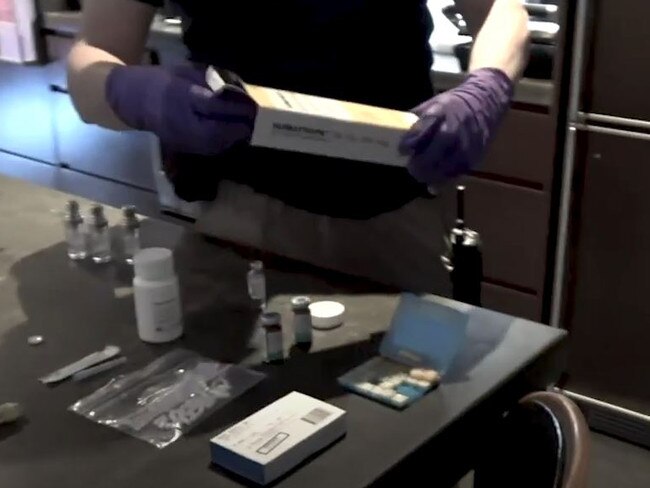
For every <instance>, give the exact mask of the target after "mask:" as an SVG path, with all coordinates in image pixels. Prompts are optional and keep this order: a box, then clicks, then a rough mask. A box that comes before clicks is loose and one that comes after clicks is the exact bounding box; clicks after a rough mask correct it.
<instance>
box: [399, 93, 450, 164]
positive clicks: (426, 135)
mask: <svg viewBox="0 0 650 488" xmlns="http://www.w3.org/2000/svg"><path fill="white" fill-rule="evenodd" d="M444 122H445V114H444V111H443V109H442V107H440V106H438V105H436V106H434V107H433V108H432V109H431V111H430V112H429V113H427V115H425V116H424V117H422V118H421V119H420V120H418V121H417V122H416V123H415V124H413V127H411V129H410V130H409V131H408V132H407V133H406V134H404V137H402V140H401V141H400V146H399V150H400V152H401V153H402V154H417V153H419V152H421V151H422V150H423V149H424V148H425V147H426V146H428V145H429V142H430V141H431V139H432V138H434V137H435V135H436V133H437V132H438V131H439V130H440V127H442V125H443V123H444Z"/></svg>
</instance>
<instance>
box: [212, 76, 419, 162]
mask: <svg viewBox="0 0 650 488" xmlns="http://www.w3.org/2000/svg"><path fill="white" fill-rule="evenodd" d="M226 78H228V77H227V76H223V72H219V71H217V70H216V69H214V68H212V67H210V68H208V70H207V73H206V81H207V83H208V86H210V88H211V89H212V90H213V91H217V90H219V89H221V88H222V87H223V86H224V85H227V84H229V83H236V84H237V85H238V86H239V87H241V88H242V89H244V90H245V91H246V92H247V93H248V95H249V96H250V97H251V98H252V99H253V100H254V101H255V103H256V104H257V105H258V113H257V118H256V119H255V127H254V130H253V137H252V140H251V144H252V145H253V146H260V147H268V148H272V149H281V150H285V151H294V152H302V153H307V154H316V155H320V156H330V157H334V158H344V159H351V160H355V161H366V162H371V163H380V164H387V165H392V166H406V164H407V162H408V157H407V156H404V155H402V154H400V152H399V149H398V148H399V142H400V140H401V138H402V136H403V135H404V134H405V133H406V131H408V130H409V129H410V128H411V127H412V126H413V124H414V123H415V122H416V121H417V120H418V117H417V115H415V114H413V113H410V112H400V111H398V110H391V109H387V108H380V107H373V106H370V105H363V104H359V103H352V102H345V101H341V100H334V99H331V98H323V97H317V96H313V95H305V94H303V93H296V92H290V91H286V90H280V89H276V88H268V87H263V86H257V85H249V84H247V83H245V82H243V81H241V80H238V81H237V82H232V81H231V80H229V81H224V80H225V79H226Z"/></svg>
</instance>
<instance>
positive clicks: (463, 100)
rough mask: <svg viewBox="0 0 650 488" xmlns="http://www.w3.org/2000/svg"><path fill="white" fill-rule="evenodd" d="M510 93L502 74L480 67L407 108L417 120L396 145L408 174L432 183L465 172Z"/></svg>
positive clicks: (495, 125)
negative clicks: (407, 158)
mask: <svg viewBox="0 0 650 488" xmlns="http://www.w3.org/2000/svg"><path fill="white" fill-rule="evenodd" d="M513 89H514V85H513V83H512V81H511V80H510V78H508V76H507V75H506V74H505V73H503V72H502V71H500V70H498V69H493V68H483V69H479V70H476V71H474V72H473V73H471V74H470V75H469V77H468V78H467V79H466V80H465V81H464V82H463V83H462V84H461V85H460V86H458V87H456V88H454V89H452V90H449V91H447V92H445V93H441V94H440V95H437V96H435V97H433V98H431V99H430V100H427V101H426V102H424V103H423V104H421V105H419V106H418V107H416V108H415V109H413V112H414V113H415V114H416V115H418V116H419V117H420V120H419V121H418V122H416V123H415V124H414V125H413V127H412V128H411V130H410V131H409V132H407V134H406V135H405V136H404V138H403V139H402V142H401V145H400V150H401V151H402V152H403V153H404V154H408V155H410V156H411V159H410V161H409V166H408V169H409V172H410V173H411V175H412V176H413V177H414V178H415V179H416V180H418V181H419V182H421V183H427V184H433V185H435V184H436V183H441V182H443V181H445V180H447V179H449V178H454V177H457V176H460V175H462V174H465V173H468V172H469V171H471V170H472V169H473V168H474V167H475V166H476V164H478V162H479V161H480V159H481V157H482V156H483V154H484V152H485V149H486V147H487V146H488V144H489V142H490V141H491V140H492V138H493V137H494V134H495V132H496V130H497V128H498V127H499V123H500V122H501V120H502V119H503V116H504V115H505V113H506V112H507V110H508V108H509V106H510V101H511V99H512V94H513Z"/></svg>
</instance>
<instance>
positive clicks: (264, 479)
mask: <svg viewBox="0 0 650 488" xmlns="http://www.w3.org/2000/svg"><path fill="white" fill-rule="evenodd" d="M345 432H346V424H345V411H344V410H341V409H340V408H338V407H335V406H333V405H330V404H329V403H325V402H322V401H320V400H317V399H315V398H312V397H310V396H307V395H304V394H302V393H298V392H296V391H294V392H292V393H289V394H288V395H286V396H284V397H282V398H280V399H279V400H277V401H275V402H273V403H272V404H270V405H268V406H266V407H264V408H263V409H262V410H259V411H257V412H255V413H254V414H253V415H251V416H250V417H248V418H246V419H244V420H242V421H241V422H239V423H238V424H236V425H234V426H233V427H230V428H229V429H227V430H226V431H224V432H222V433H221V434H219V435H218V436H216V437H214V438H212V439H211V440H210V449H211V452H212V462H213V463H215V464H217V465H219V466H221V467H223V468H226V469H228V470H230V471H233V472H234V473H237V474H238V475H240V476H243V477H245V478H248V479H250V480H253V481H255V482H256V483H259V484H267V483H270V482H271V481H273V480H275V479H277V478H278V477H280V476H282V475H283V474H285V473H286V472H288V471H289V470H291V469H292V468H294V467H295V466H297V465H298V464H300V463H301V462H302V461H304V460H305V459H307V458H308V457H309V456H311V455H312V454H314V453H316V452H318V451H319V450H321V449H323V448H325V447H327V446H328V445H330V444H332V443H333V442H334V441H336V440H337V439H339V438H340V437H342V436H343V435H345Z"/></svg>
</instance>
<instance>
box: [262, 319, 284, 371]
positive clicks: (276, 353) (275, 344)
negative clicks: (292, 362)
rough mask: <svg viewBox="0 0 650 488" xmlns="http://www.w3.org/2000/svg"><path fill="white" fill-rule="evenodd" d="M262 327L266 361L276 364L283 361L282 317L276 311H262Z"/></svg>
mask: <svg viewBox="0 0 650 488" xmlns="http://www.w3.org/2000/svg"><path fill="white" fill-rule="evenodd" d="M259 320H260V325H261V326H262V328H263V329H264V342H265V346H266V347H265V349H266V362H267V363H271V364H277V363H281V362H283V361H284V338H283V336H282V317H281V316H280V314H279V313H276V312H264V313H263V314H262V315H261V316H260V319H259Z"/></svg>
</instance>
